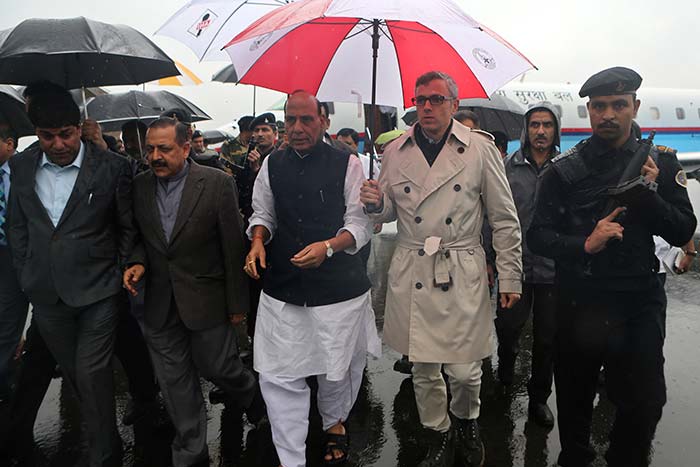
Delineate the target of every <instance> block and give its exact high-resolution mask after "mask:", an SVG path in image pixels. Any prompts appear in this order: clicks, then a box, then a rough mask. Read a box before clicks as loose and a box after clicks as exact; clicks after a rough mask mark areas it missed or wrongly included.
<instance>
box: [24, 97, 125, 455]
mask: <svg viewBox="0 0 700 467" xmlns="http://www.w3.org/2000/svg"><path fill="white" fill-rule="evenodd" d="M29 117H30V119H31V120H32V123H33V124H34V126H35V127H36V133H37V136H38V137H39V148H38V149H35V150H32V151H29V152H27V153H25V154H23V156H22V157H21V158H19V159H18V160H17V161H16V163H15V164H14V165H13V175H12V181H13V187H12V193H11V198H10V210H11V216H10V241H11V247H12V256H13V260H14V264H15V266H16V267H17V271H18V274H19V278H20V285H21V286H22V289H23V290H24V291H25V292H26V293H27V295H28V297H29V299H30V300H31V302H32V305H33V306H34V309H33V312H34V319H35V321H36V323H37V324H38V326H39V330H40V331H41V334H42V336H43V337H44V338H45V340H46V343H47V345H48V347H49V350H50V351H51V353H52V354H53V356H54V357H55V358H56V361H57V362H58V363H59V364H60V365H61V368H62V370H63V372H64V375H65V376H66V378H67V380H68V381H69V382H70V383H71V384H72V385H73V387H74V389H75V390H76V394H77V395H78V397H79V399H80V405H81V410H82V415H83V419H84V420H85V423H86V424H87V426H88V445H89V452H90V465H91V466H107V465H120V464H121V441H120V439H119V435H118V433H117V430H116V419H115V405H114V404H115V403H114V384H113V381H112V364H111V358H112V353H113V349H114V334H115V329H116V325H117V320H118V304H117V299H116V296H117V294H119V293H120V291H121V280H120V278H121V272H120V267H121V265H122V264H123V261H124V260H125V259H126V258H127V257H128V255H130V254H131V250H132V248H133V245H134V241H135V238H136V228H135V226H134V223H133V216H132V210H131V209H132V200H131V168H130V167H129V163H128V162H127V161H126V160H125V159H123V158H121V157H119V156H117V155H115V154H112V153H110V152H107V151H101V150H99V149H97V148H96V147H95V146H94V145H92V144H91V143H83V142H81V139H80V136H81V131H80V126H79V125H80V111H79V110H78V107H77V105H76V104H75V103H74V102H73V100H72V99H71V98H70V96H67V95H66V94H47V95H40V96H37V97H35V98H34V99H32V101H31V103H30V105H29Z"/></svg>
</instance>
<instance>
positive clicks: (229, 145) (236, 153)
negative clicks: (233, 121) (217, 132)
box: [221, 136, 248, 165]
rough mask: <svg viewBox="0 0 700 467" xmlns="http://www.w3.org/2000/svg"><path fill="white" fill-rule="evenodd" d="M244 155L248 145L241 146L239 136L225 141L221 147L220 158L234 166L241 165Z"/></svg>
mask: <svg viewBox="0 0 700 467" xmlns="http://www.w3.org/2000/svg"><path fill="white" fill-rule="evenodd" d="M246 154H248V145H247V144H243V142H242V141H241V139H240V136H236V137H235V138H233V139H229V140H226V141H225V142H224V144H222V145H221V157H223V158H224V159H226V160H228V161H229V162H232V163H234V164H236V165H243V161H244V159H245V157H246Z"/></svg>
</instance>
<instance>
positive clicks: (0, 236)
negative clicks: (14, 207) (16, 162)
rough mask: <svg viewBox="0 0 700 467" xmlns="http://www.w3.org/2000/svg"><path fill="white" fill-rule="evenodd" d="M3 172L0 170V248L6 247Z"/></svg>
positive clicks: (5, 202) (5, 203)
mask: <svg viewBox="0 0 700 467" xmlns="http://www.w3.org/2000/svg"><path fill="white" fill-rule="evenodd" d="M3 178H4V171H3V170H2V169H0V246H7V236H6V235H5V217H6V216H7V197H6V196H5V182H4V180H3Z"/></svg>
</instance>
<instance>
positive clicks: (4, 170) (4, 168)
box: [0, 159, 11, 175]
mask: <svg viewBox="0 0 700 467" xmlns="http://www.w3.org/2000/svg"><path fill="white" fill-rule="evenodd" d="M4 174H7V175H10V174H11V170H10V160H9V159H8V160H6V161H5V162H4V163H3V164H0V175H4Z"/></svg>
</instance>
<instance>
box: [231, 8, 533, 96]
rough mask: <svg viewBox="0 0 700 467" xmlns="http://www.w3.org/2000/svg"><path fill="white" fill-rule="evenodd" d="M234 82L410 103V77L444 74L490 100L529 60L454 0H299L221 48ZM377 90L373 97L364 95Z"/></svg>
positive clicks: (462, 90)
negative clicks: (230, 64) (235, 78)
mask: <svg viewBox="0 0 700 467" xmlns="http://www.w3.org/2000/svg"><path fill="white" fill-rule="evenodd" d="M225 50H226V51H227V52H228V53H229V56H230V57H231V61H232V62H233V65H234V67H235V69H236V71H237V72H238V77H239V80H240V82H241V83H245V84H255V85H258V86H262V87H266V88H270V89H275V90H277V91H282V92H286V93H290V92H293V91H294V90H297V89H306V90H307V91H309V92H312V93H314V94H316V96H317V97H318V98H319V99H321V100H324V101H339V102H357V101H358V95H359V96H361V99H362V101H363V102H367V103H369V102H372V103H376V104H382V105H387V106H398V105H401V104H403V106H404V107H410V105H411V98H412V97H413V94H414V84H415V80H416V78H418V76H420V75H421V74H423V73H424V72H427V71H430V70H440V71H443V72H445V73H448V74H450V75H451V76H452V77H453V78H454V79H455V81H456V82H457V85H458V87H459V96H458V97H461V98H467V97H488V96H489V95H491V94H492V93H493V92H494V91H495V90H496V89H498V88H500V87H502V86H503V85H504V84H506V83H507V82H508V81H510V80H512V79H513V78H515V77H516V76H518V75H520V74H522V73H524V72H525V71H527V70H529V69H532V68H533V67H534V66H533V65H532V64H531V63H530V62H529V61H528V60H527V59H526V58H525V57H524V56H523V55H522V54H520V53H519V52H518V51H517V50H515V48H513V46H511V45H510V44H508V43H507V42H506V41H504V40H503V39H501V38H500V37H499V36H498V35H496V34H495V33H493V32H492V31H490V30H489V29H488V28H486V27H485V26H483V25H481V24H479V23H478V22H477V21H475V20H474V19H472V18H471V17H470V16H469V15H467V14H466V13H465V12H464V11H462V10H461V8H460V7H459V6H458V5H456V4H455V3H453V1H452V0H433V1H431V2H430V5H429V7H427V5H426V2H425V0H383V1H381V2H378V1H376V0H302V1H298V2H295V3H292V4H290V5H286V6H284V7H281V8H278V9H276V10H274V11H272V12H270V13H268V14H267V15H265V16H263V17H262V18H260V19H259V20H258V21H256V22H255V23H253V24H252V25H250V26H249V27H248V28H246V30H244V31H243V32H241V33H240V34H239V35H238V36H236V37H235V38H233V40H232V41H231V42H230V43H229V44H227V47H226V49H225ZM375 94H376V98H375V99H371V100H370V96H373V95H375Z"/></svg>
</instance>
